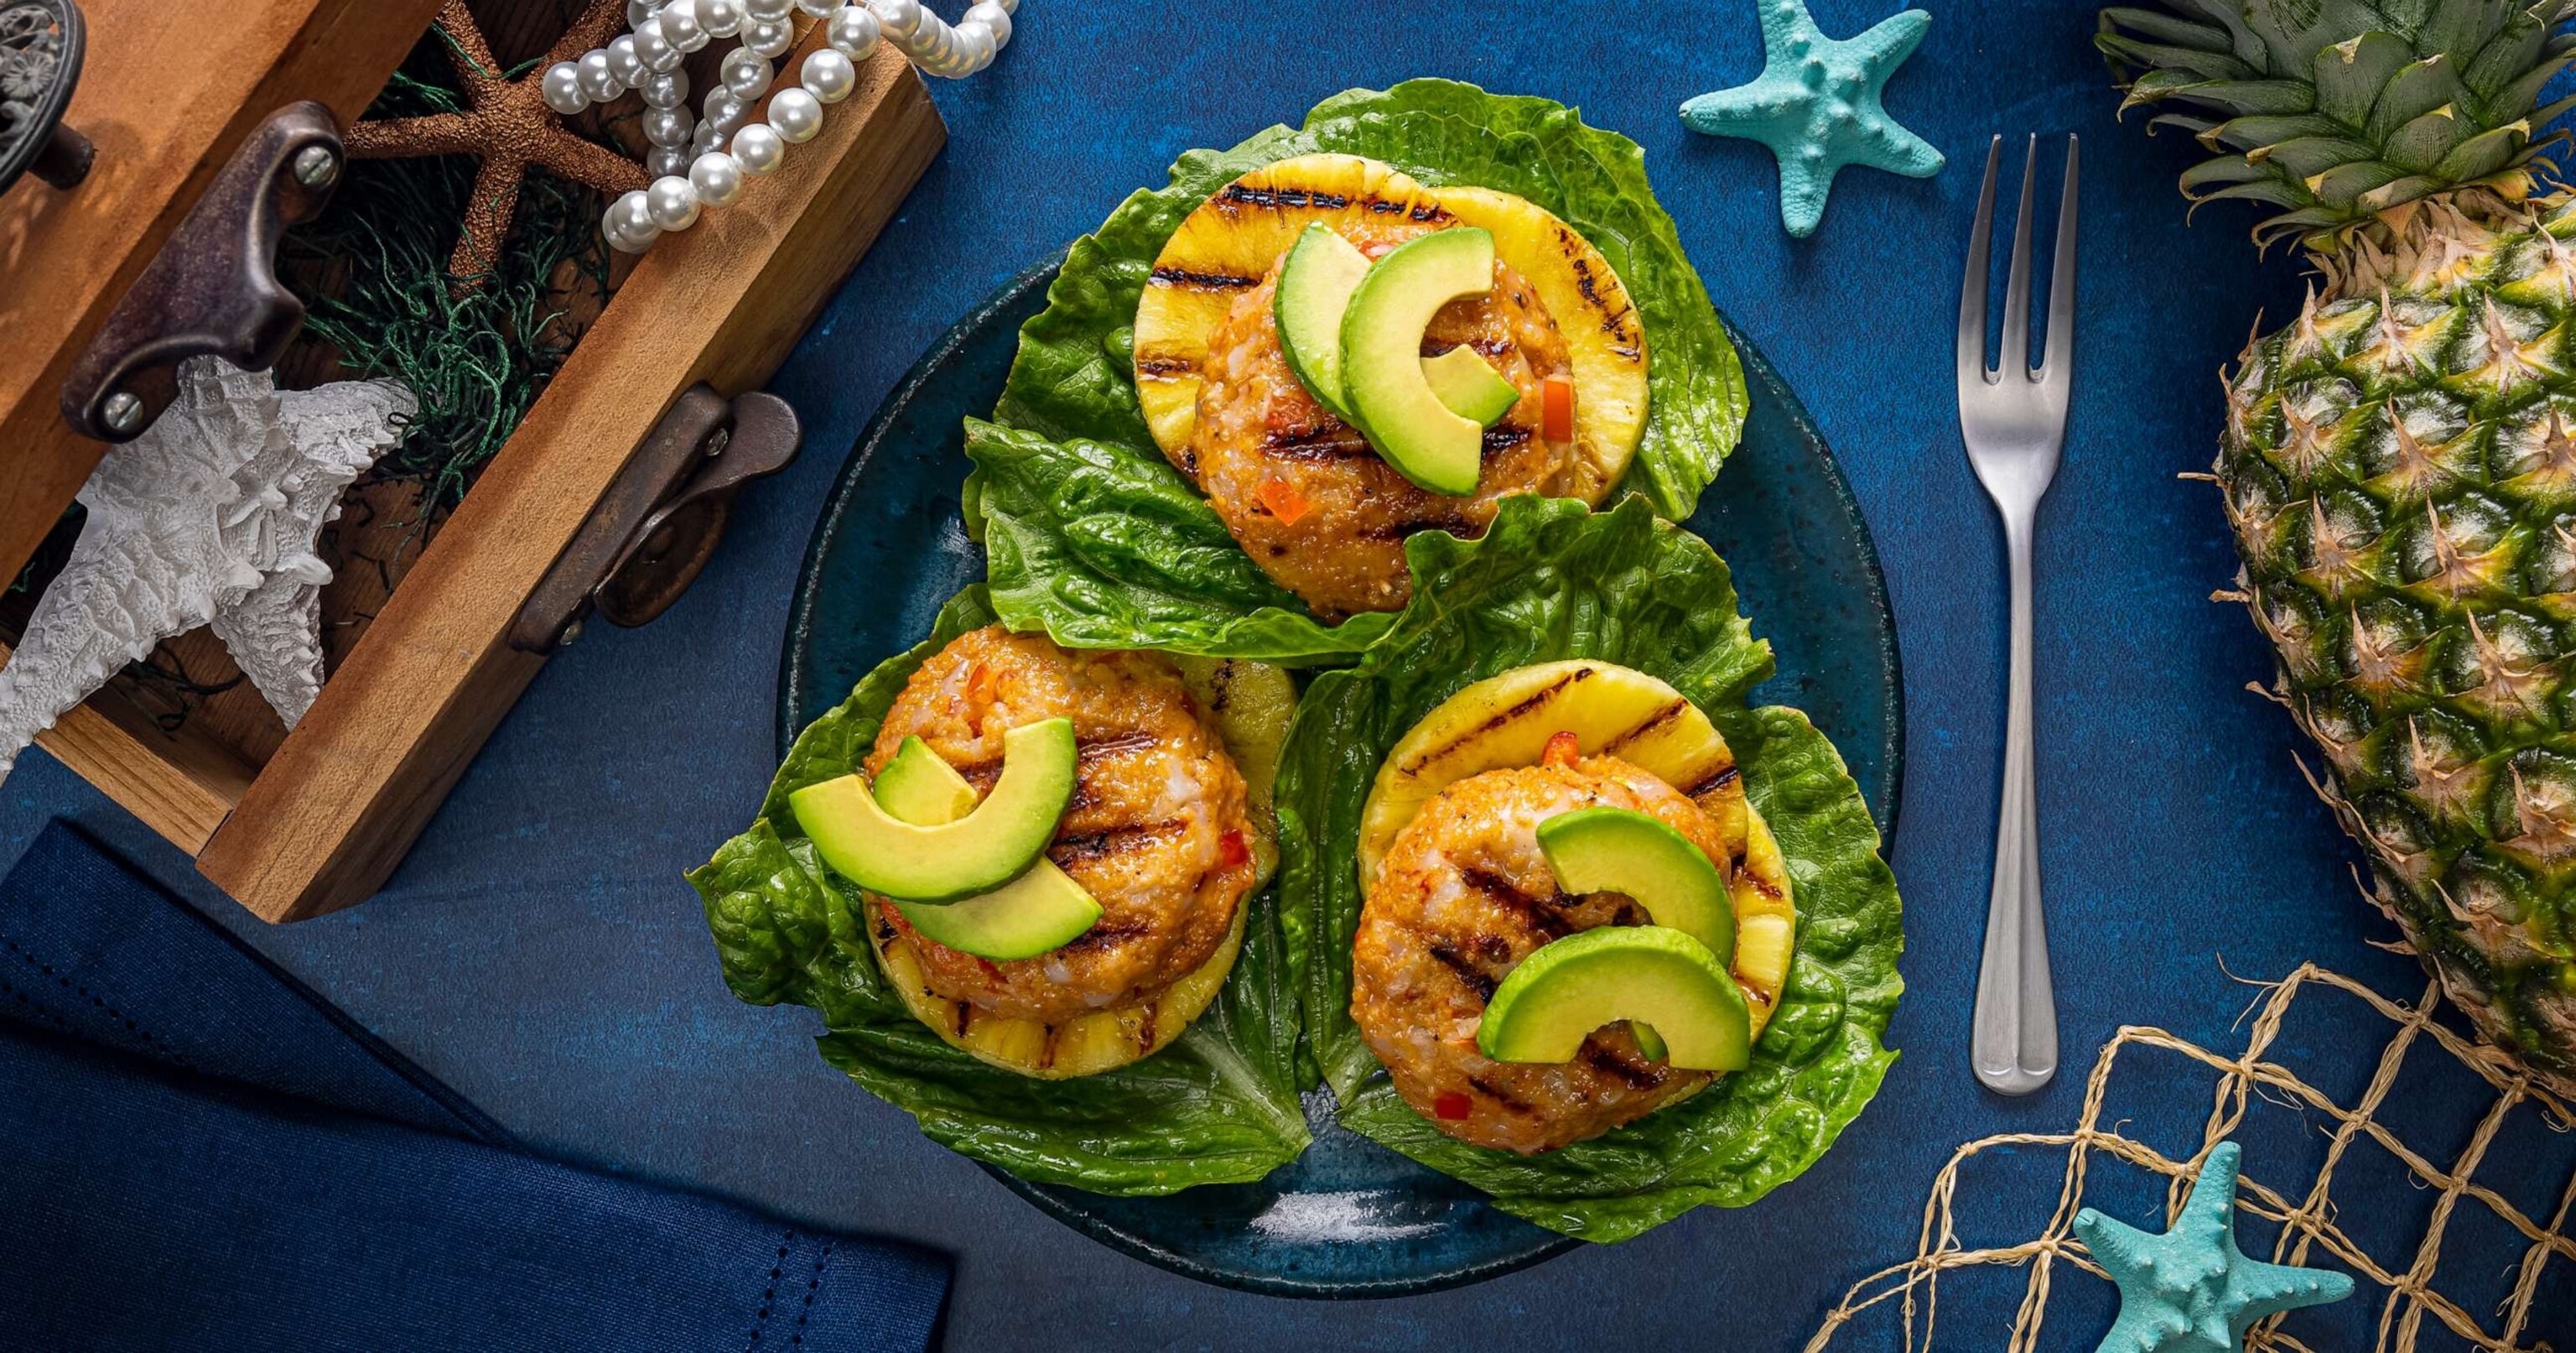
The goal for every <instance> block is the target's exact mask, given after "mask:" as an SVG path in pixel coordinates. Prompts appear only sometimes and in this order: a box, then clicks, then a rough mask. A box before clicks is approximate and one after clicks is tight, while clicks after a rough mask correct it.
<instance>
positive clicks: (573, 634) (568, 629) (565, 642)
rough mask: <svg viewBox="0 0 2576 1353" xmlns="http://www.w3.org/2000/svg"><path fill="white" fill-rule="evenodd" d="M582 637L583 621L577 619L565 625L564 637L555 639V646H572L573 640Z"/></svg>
mask: <svg viewBox="0 0 2576 1353" xmlns="http://www.w3.org/2000/svg"><path fill="white" fill-rule="evenodd" d="M580 637H581V622H580V621H578V620H576V621H574V622H572V623H571V624H569V625H566V626H564V632H563V637H562V638H560V639H557V640H555V647H557V648H570V647H571V646H572V641H573V640H575V639H578V638H580Z"/></svg>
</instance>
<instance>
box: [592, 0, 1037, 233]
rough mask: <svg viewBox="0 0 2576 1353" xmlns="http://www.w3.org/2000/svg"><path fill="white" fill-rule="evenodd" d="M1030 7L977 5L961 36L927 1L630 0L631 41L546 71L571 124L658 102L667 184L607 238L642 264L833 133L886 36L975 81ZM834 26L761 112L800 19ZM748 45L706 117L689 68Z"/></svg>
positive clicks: (651, 164)
mask: <svg viewBox="0 0 2576 1353" xmlns="http://www.w3.org/2000/svg"><path fill="white" fill-rule="evenodd" d="M1019 7H1020V6H1019V0H975V4H974V6H973V7H972V8H970V9H968V10H967V11H966V16H965V18H963V19H962V20H960V21H959V22H958V23H957V24H956V25H955V26H954V27H951V26H950V25H949V24H948V23H947V21H945V20H943V19H941V18H940V17H939V16H938V15H936V14H933V13H931V12H930V11H929V10H927V9H924V8H923V7H922V5H921V0H847V3H844V0H626V23H627V27H628V28H629V30H630V31H629V32H628V34H627V35H626V36H624V37H621V38H619V39H617V40H616V41H614V42H612V43H610V44H608V45H607V46H605V47H599V48H594V49H592V50H590V51H588V52H585V53H583V54H582V57H581V59H580V60H578V61H558V62H556V63H555V64H554V65H552V66H549V67H547V68H546V74H545V78H544V81H543V83H542V88H543V90H544V92H545V98H546V106H547V107H550V108H552V109H554V110H555V111H556V112H558V113H561V114H563V115H565V116H567V117H569V116H571V115H573V114H575V113H578V112H580V111H581V110H583V109H585V108H588V107H589V106H590V105H592V104H594V103H606V102H607V101H609V100H610V99H614V98H616V97H617V96H618V95H620V94H623V93H625V92H626V91H627V90H630V89H632V90H637V91H639V92H641V93H642V94H643V96H644V105H645V106H644V139H645V140H647V141H649V142H651V143H652V145H653V149H652V151H651V152H650V153H649V154H647V155H646V156H645V158H644V167H645V168H646V170H648V171H649V172H651V173H652V174H653V176H654V178H653V186H651V187H649V188H644V189H639V190H637V191H634V192H630V193H627V194H626V195H624V196H623V197H620V198H618V199H617V200H616V201H615V202H613V203H611V204H610V205H609V208H608V212H607V215H606V216H604V217H602V218H601V220H600V229H601V231H602V232H603V233H604V234H606V235H607V237H608V243H609V245H610V246H611V247H613V248H615V249H618V250H620V251H622V252H624V253H629V254H640V253H642V252H644V251H645V250H646V249H649V248H651V247H652V245H653V241H655V240H657V239H660V238H661V237H662V235H663V233H664V232H665V231H673V230H686V229H688V228H689V227H690V226H692V225H695V224H697V220H698V216H699V214H700V212H701V211H702V210H703V209H704V208H707V207H729V206H732V205H733V204H734V203H735V202H737V201H740V200H741V198H742V192H743V180H744V179H745V178H747V177H749V178H757V177H759V176H761V175H764V174H768V173H771V172H773V171H775V170H776V169H777V168H778V165H779V162H780V161H781V160H783V159H784V158H786V154H787V147H789V146H791V145H798V144H801V143H803V142H806V141H811V140H813V139H814V135H815V133H817V132H820V131H821V130H823V106H824V105H825V104H831V103H839V102H840V101H841V100H843V99H846V98H848V97H849V96H850V92H851V91H852V90H854V89H857V88H858V85H859V66H858V63H860V62H862V61H865V60H867V59H868V56H869V54H870V53H873V52H874V51H875V50H876V46H877V39H878V38H879V37H880V36H882V37H883V38H884V39H885V40H886V41H888V42H891V43H893V44H894V46H895V50H897V51H900V52H902V53H903V54H904V55H905V56H906V57H907V58H909V59H910V60H911V61H912V63H913V64H914V65H916V66H919V67H920V68H921V69H922V70H924V71H927V72H929V73H930V74H932V75H940V76H945V77H947V78H949V79H952V80H953V79H962V78H963V77H965V76H969V75H972V74H974V73H975V72H977V71H980V70H982V69H984V68H985V67H986V66H989V65H991V64H993V56H994V54H995V53H997V52H999V51H1001V49H1002V47H1003V46H1004V45H1005V44H1007V43H1008V42H1009V41H1010V40H1011V16H1012V14H1014V13H1015V12H1017V11H1018V9H1019ZM799 9H801V10H803V11H805V12H806V13H807V14H810V15H812V16H814V17H815V18H817V19H820V20H822V21H823V37H824V41H825V43H826V44H827V45H825V46H824V47H822V48H821V49H819V50H817V51H815V52H814V53H812V54H811V55H809V56H807V57H806V58H805V62H804V64H803V65H802V66H801V67H799V68H798V70H797V81H796V84H794V85H791V86H789V87H788V88H785V89H781V90H779V91H778V92H777V93H775V94H770V96H769V110H768V114H767V116H766V117H765V118H763V119H762V120H761V121H758V122H754V121H752V120H751V105H752V104H753V102H754V101H756V100H758V99H759V98H760V96H761V95H763V94H768V93H769V87H770V83H771V82H772V81H773V80H774V79H776V78H777V69H776V67H774V66H772V65H771V64H770V63H771V61H772V60H774V59H775V58H777V57H779V56H783V55H785V54H786V52H787V49H788V48H790V47H792V46H794V45H795V43H796V33H795V29H794V27H793V26H792V16H793V14H794V12H795V11H796V10H799ZM736 36H739V37H740V38H741V40H742V45H741V46H740V47H738V48H736V49H735V50H733V51H730V52H727V53H725V58H724V61H723V63H722V65H721V66H720V67H719V72H720V74H721V76H722V79H723V83H722V84H720V85H718V86H717V87H715V88H713V89H710V90H708V91H707V93H706V100H705V102H704V103H703V104H702V105H701V107H702V108H703V109H704V112H703V114H702V115H693V114H691V113H690V112H689V106H688V101H689V76H688V72H686V71H683V70H681V69H680V63H681V62H682V61H683V60H685V59H686V58H687V57H688V55H689V53H691V52H694V51H697V50H699V49H701V48H703V47H705V46H706V45H707V44H708V43H709V42H711V41H713V40H715V39H717V38H729V37H736Z"/></svg>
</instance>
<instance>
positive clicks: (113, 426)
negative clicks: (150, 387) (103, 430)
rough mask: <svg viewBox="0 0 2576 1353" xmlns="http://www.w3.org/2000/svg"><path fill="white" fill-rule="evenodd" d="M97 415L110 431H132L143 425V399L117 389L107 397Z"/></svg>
mask: <svg viewBox="0 0 2576 1353" xmlns="http://www.w3.org/2000/svg"><path fill="white" fill-rule="evenodd" d="M99 416H100V417H101V418H103V419H104V420H105V421H106V423H107V426H108V429H109V430H110V431H113V432H132V431H134V430H135V429H136V428H139V427H141V426H143V401H142V400H139V399H137V398H135V397H134V396H133V395H130V394H128V393H126V392H125V391H123V390H119V391H117V392H116V393H115V394H112V395H109V396H108V397H107V405H106V407H105V408H102V409H100V410H99Z"/></svg>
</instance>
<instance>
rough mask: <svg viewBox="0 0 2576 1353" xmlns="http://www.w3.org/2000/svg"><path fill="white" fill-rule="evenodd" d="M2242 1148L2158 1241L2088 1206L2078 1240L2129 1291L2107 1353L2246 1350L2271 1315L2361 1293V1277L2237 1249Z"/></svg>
mask: <svg viewBox="0 0 2576 1353" xmlns="http://www.w3.org/2000/svg"><path fill="white" fill-rule="evenodd" d="M2239 1155H2240V1152H2239V1151H2238V1149H2237V1146H2236V1143H2234V1142H2220V1143H2219V1144H2218V1145H2217V1147H2216V1148H2214V1149H2213V1150H2211V1151H2210V1153H2209V1160H2208V1163H2206V1164H2204V1165H2202V1166H2201V1167H2200V1181H2199V1182H2198V1183H2196V1184H2194V1185H2192V1189H2191V1201H2190V1202H2189V1203H2187V1204H2185V1205H2184V1207H2183V1213H2182V1219H2181V1220H2179V1221H2177V1222H2175V1223H2174V1225H2173V1229H2172V1230H2170V1231H2167V1232H2165V1233H2164V1234H2163V1235H2160V1236H2151V1235H2148V1234H2147V1233H2146V1232H2144V1231H2141V1230H2138V1229H2137V1228H2135V1227H2132V1226H2124V1225H2122V1224H2121V1223H2119V1222H2116V1221H2113V1220H2111V1219H2110V1218H2109V1217H2106V1216H2103V1215H2102V1214H2101V1213H2099V1212H2096V1211H2094V1210H2093V1209H2091V1208H2089V1207H2088V1208H2086V1209H2084V1210H2083V1211H2082V1212H2079V1213H2077V1214H2076V1216H2075V1235H2076V1238H2078V1239H2080V1240H2082V1241H2083V1242H2084V1248H2086V1249H2088V1250H2090V1251H2092V1252H2093V1262H2095V1263H2097V1264H2100V1265H2101V1266H2102V1267H2104V1268H2106V1269H2108V1270H2110V1273H2111V1280H2112V1281H2113V1282H2116V1283H2118V1284H2119V1285H2120V1318H2119V1319H2117V1320H2115V1321H2113V1322H2112V1323H2111V1332H2110V1333H2109V1334H2108V1335H2106V1336H2104V1338H2103V1340H2102V1347H2101V1348H2100V1349H2099V1350H2098V1353H2237V1350H2238V1349H2241V1348H2243V1347H2244V1346H2245V1331H2246V1330H2247V1329H2249V1328H2251V1327H2252V1326H2253V1324H2254V1322H2255V1321H2257V1320H2260V1319H2262V1318H2263V1317H2265V1316H2267V1315H2278V1314H2279V1313H2281V1312H2283V1311H2288V1310H2295V1309H2297V1308H2299V1307H2301V1306H2322V1305H2324V1304H2326V1303H2327V1302H2330V1301H2341V1300H2343V1299H2344V1298H2345V1297H2348V1296H2351V1295H2352V1276H2351V1275H2350V1274H2345V1273H2329V1272H2325V1271H2322V1270H2317V1269H2305V1268H2290V1267H2286V1266H2284V1265H2280V1264H2265V1263H2259V1262H2257V1261H2255V1260H2252V1259H2248V1258H2246V1257H2245V1255H2244V1254H2243V1252H2241V1251H2239V1250H2238V1249H2237V1248H2236V1168H2237V1163H2238V1157H2239Z"/></svg>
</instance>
